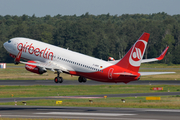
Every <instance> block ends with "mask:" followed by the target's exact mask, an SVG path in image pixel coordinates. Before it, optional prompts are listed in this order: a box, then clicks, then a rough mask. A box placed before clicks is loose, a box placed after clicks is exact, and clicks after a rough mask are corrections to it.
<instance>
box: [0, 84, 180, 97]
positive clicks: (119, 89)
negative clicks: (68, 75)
mask: <svg viewBox="0 0 180 120" xmlns="http://www.w3.org/2000/svg"><path fill="white" fill-rule="evenodd" d="M151 87H163V90H162V91H153V90H150V88H151ZM168 90H169V91H170V92H179V91H180V87H179V86H178V85H91V86H89V85H67V86H65V85H64V86H44V85H33V86H3V85H1V86H0V98H10V97H12V94H13V97H47V96H58V95H59V96H77V95H79V96H83V95H103V94H104V95H107V94H126V93H154V92H168Z"/></svg>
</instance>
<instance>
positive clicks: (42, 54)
mask: <svg viewBox="0 0 180 120" xmlns="http://www.w3.org/2000/svg"><path fill="white" fill-rule="evenodd" d="M10 41H11V42H10V43H8V42H7V43H5V44H6V45H5V44H4V47H5V48H6V50H7V51H8V52H9V53H11V54H13V55H17V54H18V52H19V51H20V50H21V49H23V50H22V51H23V52H22V55H21V57H22V58H24V59H28V60H33V61H41V62H48V61H52V62H53V63H55V64H58V65H59V66H61V67H64V68H66V69H67V70H68V71H77V72H87V73H90V72H96V71H100V70H102V69H104V68H107V67H109V66H111V65H113V64H111V63H108V62H106V61H104V60H100V59H97V58H94V57H91V56H87V55H84V54H81V53H77V52H73V51H71V50H68V49H64V48H61V47H57V46H54V45H50V44H47V43H44V42H40V41H37V40H32V39H29V38H21V37H17V38H13V39H11V40H10Z"/></svg>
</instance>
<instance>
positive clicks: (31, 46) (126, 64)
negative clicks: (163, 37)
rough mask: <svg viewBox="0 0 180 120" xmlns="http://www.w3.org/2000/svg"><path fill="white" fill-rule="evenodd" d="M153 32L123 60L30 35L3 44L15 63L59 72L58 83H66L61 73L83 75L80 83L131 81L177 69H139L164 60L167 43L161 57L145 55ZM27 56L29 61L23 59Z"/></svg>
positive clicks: (37, 70)
mask: <svg viewBox="0 0 180 120" xmlns="http://www.w3.org/2000/svg"><path fill="white" fill-rule="evenodd" d="M149 37H150V34H149V33H146V32H144V33H143V34H142V35H141V36H140V37H139V39H138V40H137V41H136V42H135V43H134V45H133V46H132V47H131V48H130V50H129V51H128V52H127V53H126V55H125V56H124V57H123V58H122V59H120V60H113V61H105V60H101V59H97V58H94V57H91V56H87V55H84V54H81V53H78V52H74V51H71V50H69V49H64V48H61V47H57V46H54V45H51V44H47V43H44V42H40V41H37V40H33V39H30V38H23V37H16V38H12V39H10V40H9V41H7V42H5V43H4V44H3V46H4V48H5V49H6V50H7V52H9V53H10V56H11V57H13V58H14V63H15V64H19V63H23V64H25V68H26V70H28V71H30V72H33V73H36V74H43V73H45V72H47V70H51V71H53V72H55V73H56V74H57V77H55V78H54V82H55V83H62V82H63V78H62V77H60V73H67V74H70V75H75V76H79V78H78V81H79V82H80V83H82V82H86V81H87V78H88V79H91V80H95V81H100V82H111V83H118V82H124V83H128V82H130V81H136V80H139V79H140V77H141V76H143V75H156V74H169V73H174V72H138V71H139V68H140V65H141V63H145V62H152V61H158V60H162V59H163V58H164V56H165V54H166V52H167V50H168V48H169V47H167V48H166V49H165V50H164V51H163V52H162V54H161V55H160V56H159V57H157V58H152V59H142V58H143V55H144V53H145V49H146V46H147V42H148V40H149ZM21 58H22V59H24V60H26V61H27V62H24V61H20V59H21Z"/></svg>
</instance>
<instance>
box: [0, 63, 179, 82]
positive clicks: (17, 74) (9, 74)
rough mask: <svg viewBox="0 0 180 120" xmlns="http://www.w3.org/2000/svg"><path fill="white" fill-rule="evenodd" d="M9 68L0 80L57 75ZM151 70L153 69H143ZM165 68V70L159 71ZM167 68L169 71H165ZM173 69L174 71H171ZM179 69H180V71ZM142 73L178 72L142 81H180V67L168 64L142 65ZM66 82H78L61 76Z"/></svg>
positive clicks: (46, 78) (2, 73) (11, 65)
mask: <svg viewBox="0 0 180 120" xmlns="http://www.w3.org/2000/svg"><path fill="white" fill-rule="evenodd" d="M7 66H8V68H6V69H0V80H53V79H54V77H55V76H56V74H54V72H52V71H48V72H47V73H44V74H43V75H38V74H35V73H31V72H29V71H27V70H26V69H25V68H24V64H19V65H14V64H13V63H8V64H7ZM17 66H18V67H17ZM143 68H151V69H143ZM157 68H163V69H157ZM165 68H167V69H165ZM170 68H172V69H170ZM178 68H179V69H178ZM140 71H141V72H176V73H175V74H166V75H151V76H142V77H141V79H140V80H175V79H176V80H180V65H174V64H172V65H167V64H142V65H141V69H140ZM61 76H62V77H63V78H64V79H65V80H77V79H78V77H77V76H73V77H72V76H71V75H68V74H63V73H62V74H61Z"/></svg>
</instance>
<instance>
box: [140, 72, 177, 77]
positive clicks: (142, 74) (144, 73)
mask: <svg viewBox="0 0 180 120" xmlns="http://www.w3.org/2000/svg"><path fill="white" fill-rule="evenodd" d="M139 73H140V74H141V76H145V75H159V74H172V73H176V72H139Z"/></svg>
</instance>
